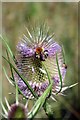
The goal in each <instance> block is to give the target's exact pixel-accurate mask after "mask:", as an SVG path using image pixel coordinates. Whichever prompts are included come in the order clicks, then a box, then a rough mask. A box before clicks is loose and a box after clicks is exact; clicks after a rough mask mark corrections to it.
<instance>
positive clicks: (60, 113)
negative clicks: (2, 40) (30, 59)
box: [2, 2, 79, 119]
mask: <svg viewBox="0 0 80 120" xmlns="http://www.w3.org/2000/svg"><path fill="white" fill-rule="evenodd" d="M43 21H45V22H46V23H47V25H48V26H49V27H51V29H52V31H53V32H54V33H55V40H56V41H59V42H60V44H61V45H63V47H64V50H65V59H66V63H67V66H68V69H67V74H66V77H65V84H66V85H71V84H74V83H76V82H78V23H77V22H78V3H68V2H67V3H66V2H65V3H64V2H63V3H58V2H57V3H56V2H54V3H52V2H51V3H49V2H46V3H36V2H34V3H25V2H24V3H23V2H21V3H20V2H19V3H17V2H16V3H14V2H11V3H9V2H7V3H2V26H3V27H2V30H3V34H6V36H7V38H8V40H9V41H8V42H9V44H10V47H11V49H12V50H13V52H14V53H15V54H16V51H15V49H16V44H17V42H18V41H19V37H21V36H22V34H23V32H24V29H25V28H24V26H29V25H30V26H33V25H34V23H37V22H39V23H41V22H43ZM4 51H5V50H4V48H3V54H5V52H4ZM3 64H4V62H3ZM5 66H6V69H7V71H8V74H9V75H10V72H9V69H8V68H9V67H7V65H6V64H5ZM14 90H15V89H14V88H12V86H11V85H10V84H9V83H8V82H7V80H6V78H5V76H4V74H3V97H4V96H6V97H7V98H8V99H9V101H10V102H11V103H12V101H15V100H14V95H11V96H10V95H8V93H9V92H11V91H14ZM66 95H67V96H65V97H60V98H59V102H56V103H55V102H53V101H50V104H52V106H53V111H54V113H55V114H54V117H55V118H61V119H62V118H63V119H65V118H67V119H71V118H72V117H77V110H78V108H79V103H78V86H75V87H73V88H72V89H70V90H68V91H67V92H66ZM30 104H32V103H30ZM37 117H46V116H45V114H44V111H43V112H39V113H38V115H37Z"/></svg>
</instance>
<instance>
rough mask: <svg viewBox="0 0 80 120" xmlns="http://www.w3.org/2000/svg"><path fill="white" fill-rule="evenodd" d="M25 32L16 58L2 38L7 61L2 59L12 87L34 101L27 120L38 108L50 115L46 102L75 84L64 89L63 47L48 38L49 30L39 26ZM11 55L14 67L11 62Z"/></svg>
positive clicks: (64, 66)
mask: <svg viewBox="0 0 80 120" xmlns="http://www.w3.org/2000/svg"><path fill="white" fill-rule="evenodd" d="M26 30H27V35H23V38H22V39H21V41H19V43H18V45H17V55H16V56H15V55H14V54H13V52H12V51H11V49H10V47H9V45H8V44H7V41H6V40H5V39H4V38H3V37H2V36H1V39H2V40H3V43H4V44H5V45H6V48H7V50H6V54H7V58H6V57H4V56H3V58H4V60H6V62H7V63H8V64H9V66H10V70H11V77H10V78H9V77H8V75H7V73H6V71H5V69H4V68H3V69H4V73H5V75H6V77H7V79H8V81H9V82H10V83H11V84H12V85H13V86H15V87H16V85H17V90H18V91H19V93H21V94H22V95H23V96H24V97H25V98H26V99H33V98H35V99H36V102H35V104H34V106H33V108H32V109H31V111H30V112H29V113H28V114H27V118H31V119H32V118H34V116H35V115H36V113H37V112H38V111H39V109H40V108H41V107H43V108H44V110H45V112H46V114H47V115H48V116H52V111H51V106H50V105H49V104H48V103H47V99H48V98H50V97H51V98H52V99H53V100H54V101H57V100H56V97H57V95H63V92H64V91H65V90H66V89H68V88H71V87H73V86H75V85H76V84H77V83H76V84H74V85H71V86H66V87H64V78H65V74H66V70H67V65H66V63H65V59H64V52H63V49H62V47H61V46H60V45H59V44H58V43H57V42H55V40H54V39H53V36H54V34H52V35H50V34H49V30H47V32H45V31H46V30H45V29H44V28H43V27H42V26H41V27H37V28H35V29H32V32H29V30H28V29H27V28H26ZM10 56H11V58H12V60H13V61H14V64H15V65H16V67H15V66H14V65H13V64H12V63H11V62H10V58H9V57H10ZM14 72H15V74H14ZM16 92H17V91H16ZM2 107H3V104H2ZM48 107H49V108H50V109H49V110H48Z"/></svg>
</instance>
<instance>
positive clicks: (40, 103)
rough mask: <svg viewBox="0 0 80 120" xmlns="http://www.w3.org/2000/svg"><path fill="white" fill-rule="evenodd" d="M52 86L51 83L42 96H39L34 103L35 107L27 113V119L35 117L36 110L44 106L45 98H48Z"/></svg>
mask: <svg viewBox="0 0 80 120" xmlns="http://www.w3.org/2000/svg"><path fill="white" fill-rule="evenodd" d="M52 84H53V81H52V82H51V84H50V85H49V86H48V87H47V89H46V90H45V92H44V93H43V94H42V96H40V97H39V99H38V100H37V101H36V103H35V105H34V106H33V108H32V109H31V111H30V112H29V113H28V118H33V117H34V116H35V115H36V113H37V112H38V110H39V109H40V108H41V107H42V106H43V105H44V103H45V100H46V97H47V96H48V94H49V93H50V91H51V89H52Z"/></svg>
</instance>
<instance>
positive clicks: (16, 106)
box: [0, 97, 28, 120]
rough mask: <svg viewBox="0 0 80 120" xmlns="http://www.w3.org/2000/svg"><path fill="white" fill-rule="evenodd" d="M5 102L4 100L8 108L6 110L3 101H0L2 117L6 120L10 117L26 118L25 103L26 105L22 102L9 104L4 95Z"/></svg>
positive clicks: (24, 119)
mask: <svg viewBox="0 0 80 120" xmlns="http://www.w3.org/2000/svg"><path fill="white" fill-rule="evenodd" d="M5 102H6V106H7V108H8V110H6V108H5V107H4V105H3V103H2V102H0V103H1V106H2V109H3V112H4V113H1V114H2V116H3V117H4V118H7V119H8V120H11V119H20V118H21V119H23V120H27V113H28V110H27V103H26V105H24V104H22V103H13V104H11V105H9V102H8V100H7V99H6V97H5Z"/></svg>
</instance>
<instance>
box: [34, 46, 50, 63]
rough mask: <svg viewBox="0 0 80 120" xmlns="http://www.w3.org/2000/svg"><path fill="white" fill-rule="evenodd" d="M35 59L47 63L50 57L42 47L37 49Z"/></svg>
mask: <svg viewBox="0 0 80 120" xmlns="http://www.w3.org/2000/svg"><path fill="white" fill-rule="evenodd" d="M35 57H36V58H38V59H40V60H41V61H45V59H46V58H47V57H48V50H44V49H43V48H41V47H38V48H36V52H35Z"/></svg>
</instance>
